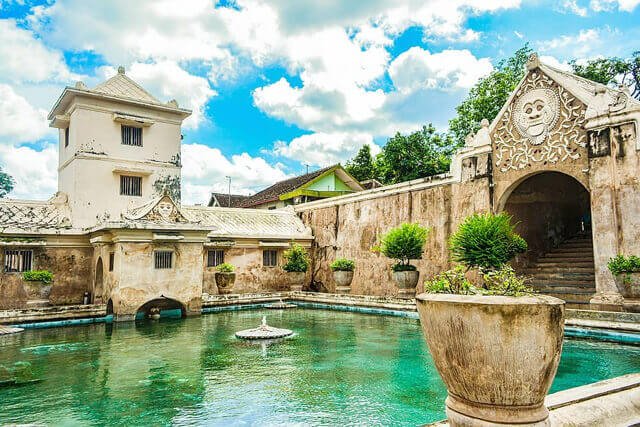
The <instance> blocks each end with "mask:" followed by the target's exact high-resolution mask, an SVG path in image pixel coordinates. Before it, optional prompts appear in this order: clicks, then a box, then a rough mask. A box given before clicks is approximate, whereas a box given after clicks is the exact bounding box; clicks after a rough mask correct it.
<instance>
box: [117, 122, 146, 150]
mask: <svg viewBox="0 0 640 427" xmlns="http://www.w3.org/2000/svg"><path fill="white" fill-rule="evenodd" d="M122 144H123V145H135V146H136V147H142V128H137V127H133V126H124V125H123V126H122Z"/></svg>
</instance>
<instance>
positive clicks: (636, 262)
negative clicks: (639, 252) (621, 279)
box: [607, 255, 640, 276]
mask: <svg viewBox="0 0 640 427" xmlns="http://www.w3.org/2000/svg"><path fill="white" fill-rule="evenodd" d="M607 267H609V271H611V272H612V273H613V274H614V275H616V276H617V275H619V274H623V273H637V272H640V257H637V256H635V255H631V256H630V257H628V258H627V257H625V256H624V255H618V256H616V257H615V258H611V259H610V260H609V263H608V264H607Z"/></svg>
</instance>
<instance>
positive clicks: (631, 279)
mask: <svg viewBox="0 0 640 427" xmlns="http://www.w3.org/2000/svg"><path fill="white" fill-rule="evenodd" d="M614 277H615V281H616V287H617V288H618V291H619V292H620V293H621V294H622V296H623V297H625V298H640V272H637V273H620V274H616V275H615V276H614Z"/></svg>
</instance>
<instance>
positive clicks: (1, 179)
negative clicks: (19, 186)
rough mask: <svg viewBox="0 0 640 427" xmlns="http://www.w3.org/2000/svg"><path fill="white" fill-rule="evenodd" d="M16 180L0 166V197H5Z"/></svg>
mask: <svg viewBox="0 0 640 427" xmlns="http://www.w3.org/2000/svg"><path fill="white" fill-rule="evenodd" d="M15 185H16V182H15V180H14V179H13V177H12V176H11V175H9V174H8V173H6V172H3V171H2V167H0V198H3V197H5V196H6V195H7V194H9V193H10V192H11V191H12V190H13V187H15Z"/></svg>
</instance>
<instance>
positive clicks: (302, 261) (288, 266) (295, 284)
mask: <svg viewBox="0 0 640 427" xmlns="http://www.w3.org/2000/svg"><path fill="white" fill-rule="evenodd" d="M283 257H284V259H285V261H286V262H285V264H284V265H283V266H282V269H283V270H284V271H286V272H287V276H288V279H287V281H288V282H289V283H290V284H291V290H292V291H301V290H302V285H303V284H304V277H305V275H306V273H307V270H308V269H309V255H308V254H307V251H306V250H305V249H304V248H303V247H302V246H300V245H299V244H297V243H293V244H292V245H291V247H290V248H289V249H287V250H286V251H284V254H283Z"/></svg>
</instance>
